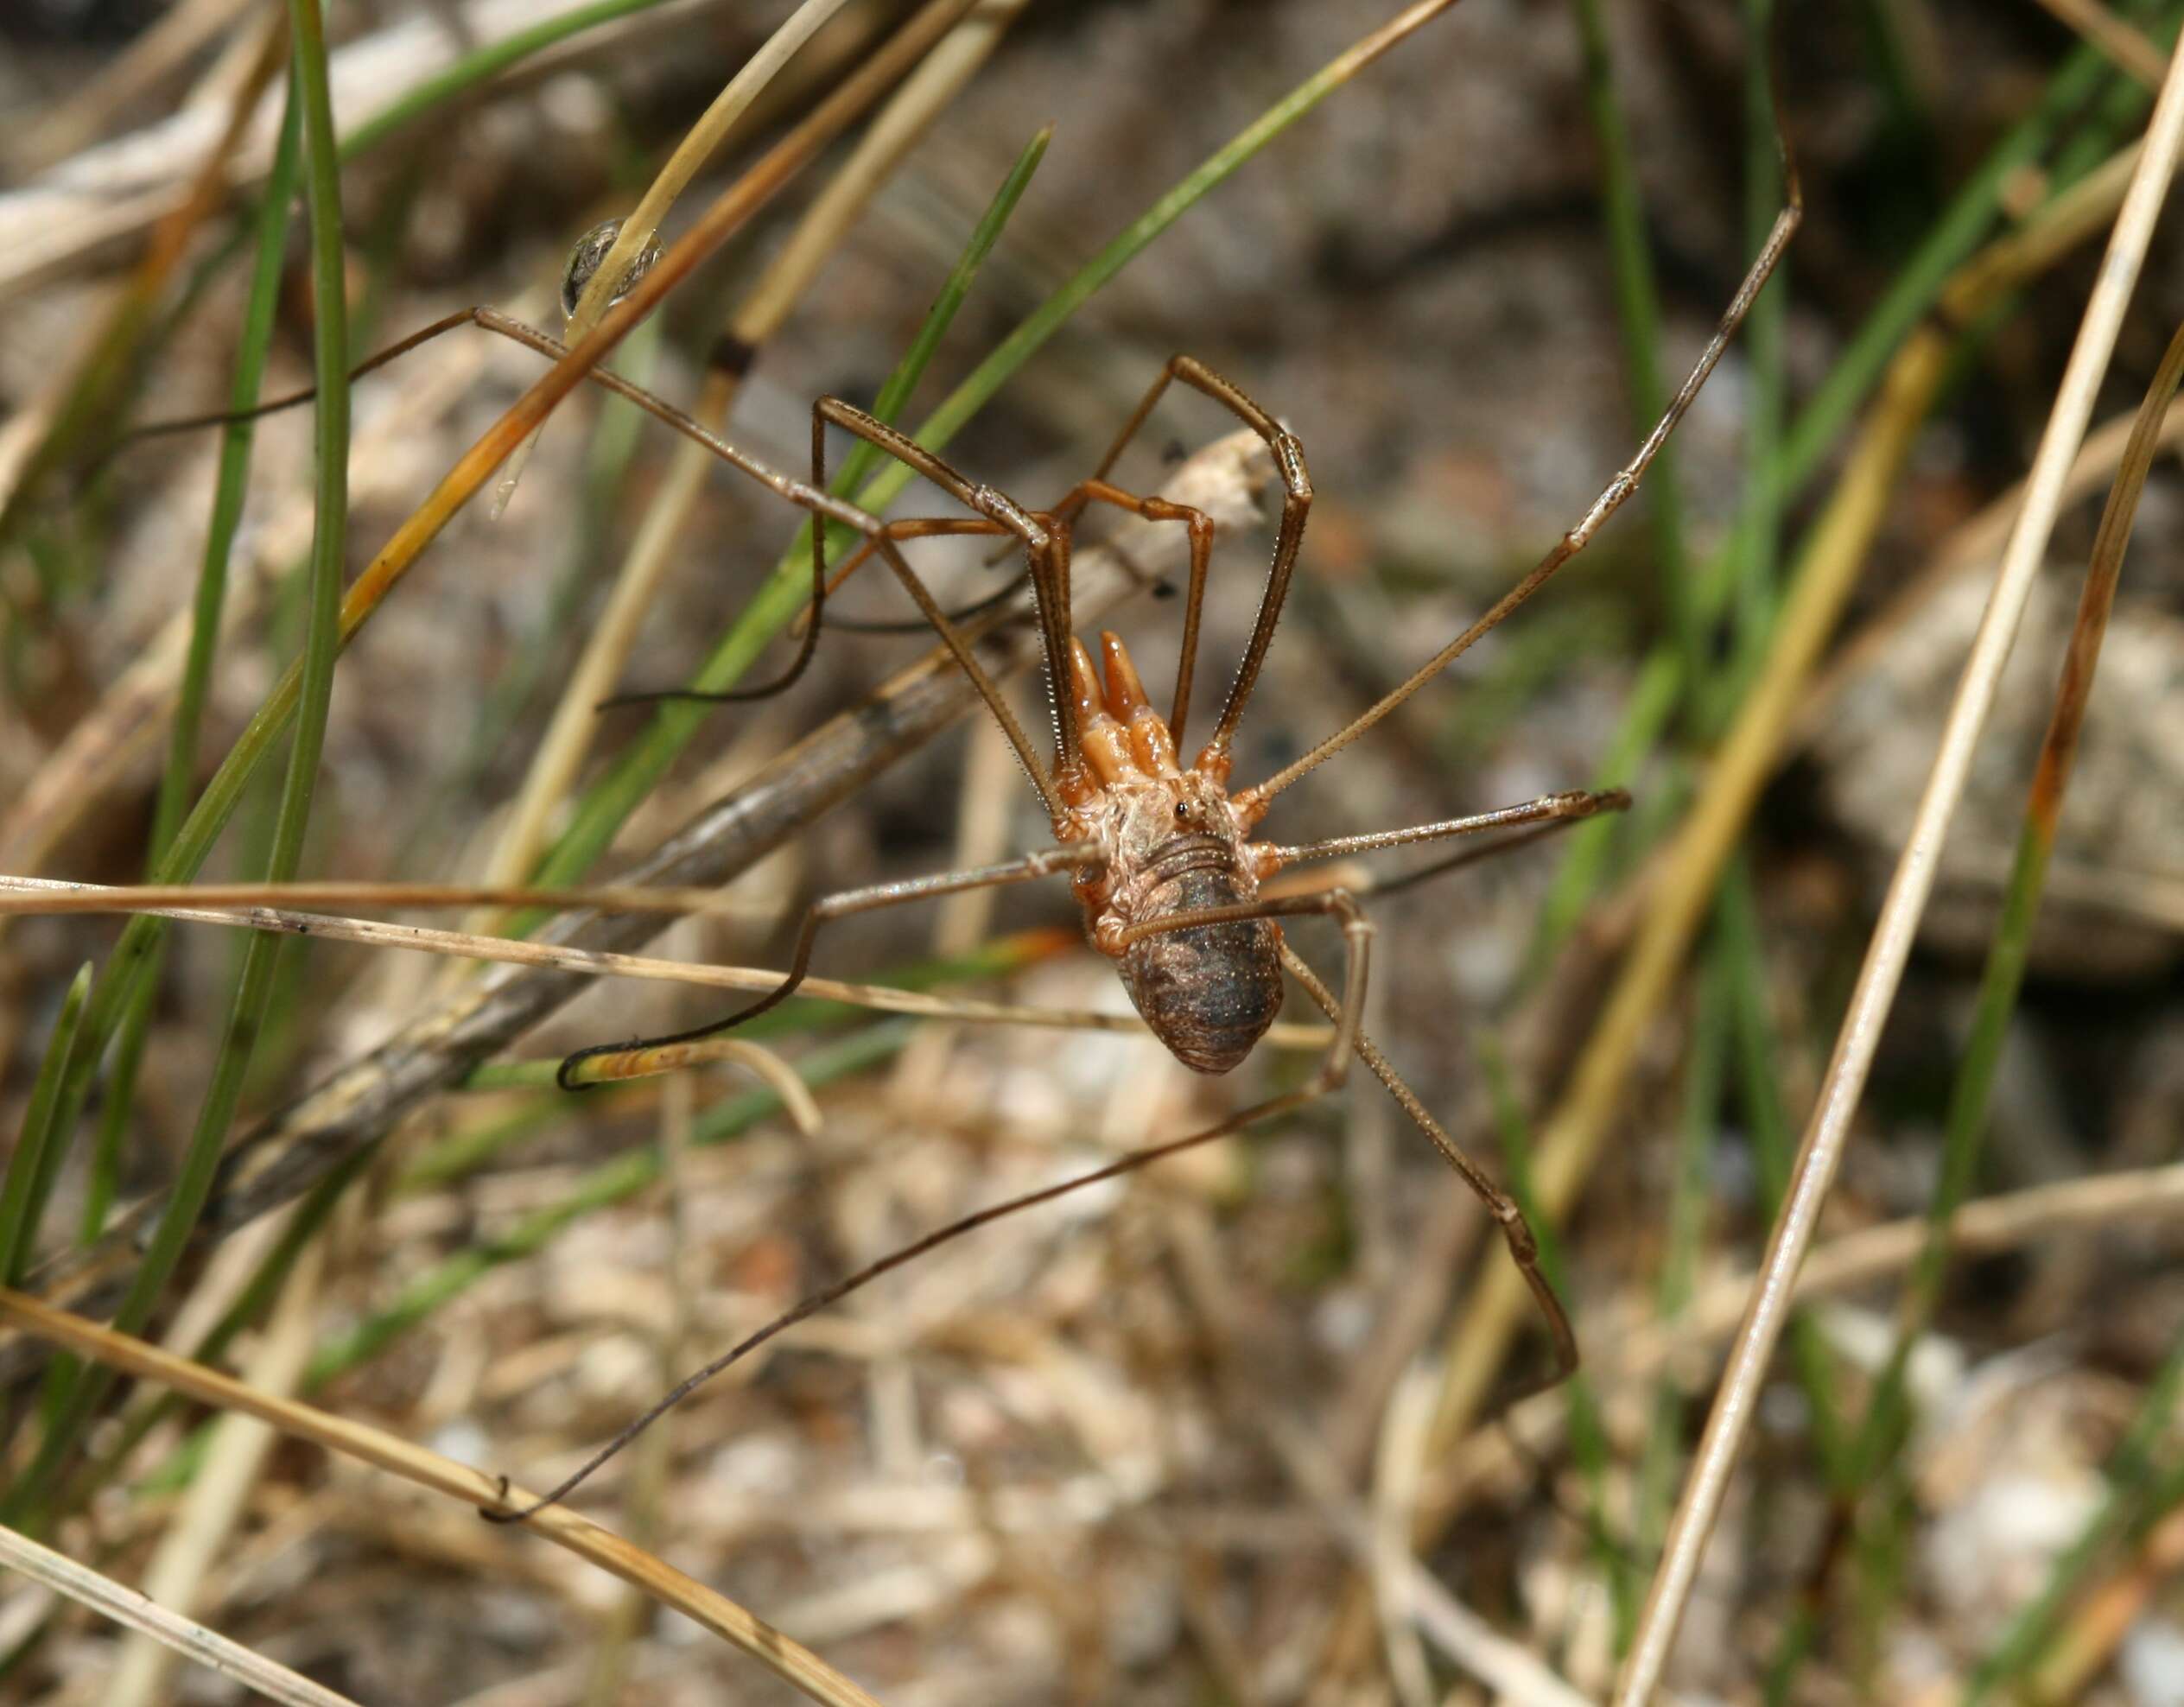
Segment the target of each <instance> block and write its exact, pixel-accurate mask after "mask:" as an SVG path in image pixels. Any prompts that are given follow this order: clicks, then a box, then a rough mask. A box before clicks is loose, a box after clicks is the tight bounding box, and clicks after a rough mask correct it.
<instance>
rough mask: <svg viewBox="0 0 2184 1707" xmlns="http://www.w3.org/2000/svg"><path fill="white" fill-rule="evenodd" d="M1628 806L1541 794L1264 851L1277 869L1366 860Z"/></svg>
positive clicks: (1601, 793)
mask: <svg viewBox="0 0 2184 1707" xmlns="http://www.w3.org/2000/svg"><path fill="white" fill-rule="evenodd" d="M1629 806H1630V795H1629V793H1628V790H1623V789H1603V790H1598V791H1597V792H1596V791H1595V790H1590V789H1566V790H1563V791H1562V792H1561V793H1559V794H1543V795H1541V796H1540V797H1539V798H1538V799H1537V800H1527V801H1526V802H1525V803H1523V804H1522V805H1521V806H1504V807H1502V808H1500V809H1497V810H1495V811H1492V812H1475V813H1473V814H1472V815H1470V817H1467V818H1443V819H1441V820H1440V821H1438V822H1435V823H1431V824H1413V825H1411V826H1410V827H1409V828H1406V829H1400V830H1375V831H1374V832H1373V833H1372V834H1368V835H1336V836H1330V837H1329V838H1328V839H1327V840H1326V841H1307V842H1303V843H1300V844H1298V846H1297V847H1273V848H1269V849H1267V852H1269V853H1272V854H1273V856H1274V858H1275V859H1276V860H1279V862H1280V863H1281V864H1282V865H1284V866H1294V865H1299V864H1302V863H1303V862H1304V861H1305V860H1332V859H1336V858H1339V857H1340V856H1341V855H1343V854H1345V853H1372V852H1374V851H1375V849H1378V848H1382V847H1409V846H1410V845H1411V844H1412V843H1413V842H1419V841H1446V840H1447V839H1449V838H1450V837H1451V836H1459V835H1476V834H1479V833H1480V832H1481V831H1483V830H1507V829H1517V828H1521V827H1523V826H1524V825H1527V824H1539V823H1548V822H1556V821H1565V822H1576V821H1577V820H1578V819H1582V818H1590V817H1592V816H1594V815H1597V814H1598V813H1602V812H1622V811H1627V810H1628V809H1629Z"/></svg>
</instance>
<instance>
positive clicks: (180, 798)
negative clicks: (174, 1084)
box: [81, 98, 302, 1241]
mask: <svg viewBox="0 0 2184 1707" xmlns="http://www.w3.org/2000/svg"><path fill="white" fill-rule="evenodd" d="M299 125H300V115H299V113H298V112H297V110H296V106H295V101H294V99H293V98H291V99H290V100H289V103H288V111H287V112H286V114H285V115H284V117H283V120H282V124H281V139H280V143H279V144H278V146H277V147H276V149H275V150H274V155H273V165H272V169H271V171H270V174H269V175H268V176H267V178H266V185H265V194H264V198H263V200H261V201H260V203H259V204H258V217H257V264H256V266H255V267H254V268H253V270H252V272H251V290H250V298H249V301H248V302H247V303H246V304H245V306H244V310H243V332H242V339H241V341H240V343H239V344H238V346H237V349H236V355H235V377H234V380H233V382H232V384H231V385H230V386H229V388H228V407H229V409H232V410H233V411H234V412H235V413H237V414H238V416H239V415H241V414H242V412H243V411H244V410H246V409H250V408H251V406H252V405H253V404H255V403H257V399H258V392H259V390H260V387H261V385H262V384H263V380H264V378H265V364H266V355H267V352H268V351H269V350H270V348H271V346H272V341H273V317H274V312H275V310H276V308H278V307H279V306H280V292H281V273H282V268H283V262H284V260H285V259H286V250H287V242H288V230H289V204H290V202H291V201H293V200H294V199H295V186H296V178H297V174H298V167H299V164H300V162H301V157H302V131H301V130H300V128H299ZM256 438H257V422H255V421H252V420H248V419H243V420H236V421H232V422H229V423H228V424H227V426H226V428H225V429H224V430H223V432H222V434H221V435H220V456H219V474H218V476H217V479H216V482H215V485H214V487H213V512H212V519H211V521H210V523H209V524H207V526H206V533H205V555H204V557H203V559H202V561H201V562H200V564H199V567H198V574H197V596H196V600H195V602H194V605H193V606H192V608H191V612H190V634H189V650H188V652H187V656H186V657H184V659H183V662H182V676H181V685H180V687H179V688H178V689H176V693H175V722H174V727H173V728H172V729H171V730H170V731H169V732H168V740H167V765H166V769H165V770H164V771H162V772H161V775H160V779H159V798H158V801H157V803H156V805H155V806H154V808H153V810H152V833H151V842H150V851H149V854H148V856H147V858H146V860H145V862H144V869H145V873H146V881H148V882H149V881H154V880H156V879H154V878H153V877H152V875H151V874H152V873H156V872H157V871H158V870H159V869H160V867H161V866H162V863H163V862H164V861H165V859H166V856H167V851H168V847H170V845H171V844H172V843H173V841H174V840H175V831H176V830H177V829H179V828H181V822H182V816H183V813H184V811H185V809H187V806H188V804H189V790H190V784H191V783H192V782H193V781H194V779H195V777H196V775H197V748H198V738H199V735H200V733H201V731H202V728H203V726H204V720H205V701H206V695H208V694H209V693H210V691H211V689H212V680H213V659H214V657H216V656H217V655H218V653H219V638H220V614H221V612H222V609H223V608H224V607H225V604H226V602H227V569H228V563H229V560H230V558H231V557H232V554H233V551H234V546H235V533H236V530H237V528H238V525H239V524H241V522H242V518H243V504H244V498H247V497H248V496H249V490H250V476H251V445H252V443H253V442H254V441H255V440H256ZM162 923H163V922H162ZM151 934H152V936H153V937H154V940H155V942H156V948H155V950H154V952H153V955H152V957H151V960H150V961H149V965H148V967H147V968H146V970H145V973H144V974H143V977H142V978H141V979H139V980H137V982H136V986H135V988H134V990H133V991H132V993H131V994H130V1001H129V1004H128V1007H127V1011H126V1012H125V1013H124V1016H123V1019H122V1025H121V1042H120V1044H118V1045H117V1048H116V1050H115V1051H114V1061H113V1066H112V1068H111V1070H110V1072H109V1074H108V1076H107V1087H106V1106H105V1113H104V1114H102V1115H101V1116H100V1119H99V1125H98V1138H97V1139H96V1141H95V1142H94V1144H93V1146H92V1170H91V1186H90V1190H89V1191H88V1192H87V1193H86V1198H85V1202H84V1214H83V1224H82V1229H81V1233H82V1237H83V1238H84V1239H86V1241H88V1240H91V1239H93V1238H96V1237H97V1236H98V1232H99V1230H100V1228H103V1227H104V1226H105V1221H106V1212H107V1210H108V1209H109V1208H111V1205H112V1203H113V1198H114V1192H115V1188H116V1183H117V1180H118V1178H119V1177H120V1169H121V1145H122V1137H123V1134H124V1132H125V1131H126V1130H127V1128H128V1125H129V1120H130V1115H131V1114H132V1112H133V1104H134V1101H135V1097H136V1073H137V1069H138V1067H139V1065H140V1064H141V1063H142V1062H143V1054H144V1044H145V1042H146V1040H147V1039H148V1038H149V1035H150V1031H151V1014H152V1003H153V999H154V998H155V997H156V995H157V993H158V987H159V968H160V962H161V961H162V959H163V958H164V947H165V942H166V932H165V930H164V929H163V928H161V925H157V924H156V925H155V927H154V929H153V931H152V933H151Z"/></svg>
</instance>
